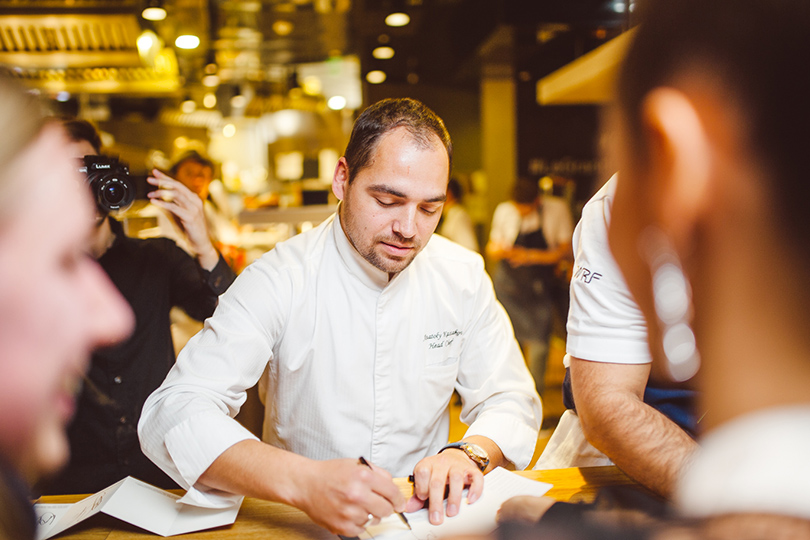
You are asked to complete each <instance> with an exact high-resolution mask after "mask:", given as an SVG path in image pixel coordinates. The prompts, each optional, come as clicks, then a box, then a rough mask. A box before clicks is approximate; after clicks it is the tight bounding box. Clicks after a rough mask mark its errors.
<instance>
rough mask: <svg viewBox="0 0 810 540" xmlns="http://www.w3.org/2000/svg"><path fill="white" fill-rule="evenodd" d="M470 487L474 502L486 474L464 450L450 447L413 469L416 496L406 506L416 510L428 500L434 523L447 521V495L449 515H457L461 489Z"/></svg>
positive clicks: (481, 489) (430, 514) (482, 486)
mask: <svg viewBox="0 0 810 540" xmlns="http://www.w3.org/2000/svg"><path fill="white" fill-rule="evenodd" d="M467 486H469V491H468V492H467V502H468V503H469V504H472V503H474V502H475V501H476V500H478V498H479V497H480V496H481V492H482V491H483V489H484V475H483V474H482V473H481V470H480V469H479V468H478V466H477V465H476V464H475V463H474V462H473V461H472V460H471V459H470V458H469V457H467V454H465V453H464V451H463V450H459V449H457V448H448V449H447V450H445V451H443V452H442V453H440V454H436V455H435V456H430V457H426V458H424V459H423V460H422V461H420V462H419V463H417V464H416V467H414V469H413V496H412V497H411V499H410V500H409V501H408V503H407V505H406V506H405V511H406V512H415V511H416V510H419V509H420V508H423V507H424V506H425V502H426V501H427V503H428V517H429V519H430V522H431V523H432V524H433V525H439V524H440V523H442V522H443V521H444V508H443V501H444V498H445V494H446V496H447V516H448V517H452V516H455V515H456V514H458V511H459V506H460V505H461V496H462V491H463V490H464V488H465V487H467Z"/></svg>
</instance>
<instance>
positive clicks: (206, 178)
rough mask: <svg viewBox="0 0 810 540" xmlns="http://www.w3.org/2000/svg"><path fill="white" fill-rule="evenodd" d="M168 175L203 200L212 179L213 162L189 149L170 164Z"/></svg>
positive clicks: (206, 195) (206, 196)
mask: <svg viewBox="0 0 810 540" xmlns="http://www.w3.org/2000/svg"><path fill="white" fill-rule="evenodd" d="M169 175H170V176H171V177H172V178H174V179H175V180H177V181H178V182H180V183H181V184H183V185H184V186H186V187H187V188H188V189H190V190H191V191H193V192H194V193H196V194H197V195H198V196H199V197H200V198H201V199H203V200H205V199H207V198H208V188H209V186H210V185H211V181H212V180H213V179H214V163H213V162H212V161H211V160H210V159H208V158H206V157H204V156H202V155H200V154H199V153H198V152H197V151H195V150H191V151H189V152H186V153H185V154H183V155H182V156H180V158H179V159H178V160H177V161H176V162H175V164H174V165H172V168H171V169H170V170H169Z"/></svg>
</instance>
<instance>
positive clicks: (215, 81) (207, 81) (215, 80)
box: [202, 75, 219, 88]
mask: <svg viewBox="0 0 810 540" xmlns="http://www.w3.org/2000/svg"><path fill="white" fill-rule="evenodd" d="M202 83H203V86H206V87H208V88H215V87H217V86H219V77H217V76H216V75H206V76H205V77H203V78H202Z"/></svg>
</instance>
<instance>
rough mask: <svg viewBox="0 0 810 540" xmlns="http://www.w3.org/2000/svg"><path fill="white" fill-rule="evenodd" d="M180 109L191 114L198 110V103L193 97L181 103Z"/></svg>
mask: <svg viewBox="0 0 810 540" xmlns="http://www.w3.org/2000/svg"><path fill="white" fill-rule="evenodd" d="M180 110H181V111H183V112H184V113H186V114H191V113H193V112H194V111H196V110H197V104H196V103H195V102H194V100H193V99H187V100H185V101H184V102H183V103H181V104H180Z"/></svg>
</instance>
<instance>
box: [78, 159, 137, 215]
mask: <svg viewBox="0 0 810 540" xmlns="http://www.w3.org/2000/svg"><path fill="white" fill-rule="evenodd" d="M79 172H83V173H85V175H86V176H87V183H88V185H89V186H90V190H91V191H92V192H93V197H94V198H95V200H96V204H97V205H98V208H99V210H101V211H102V212H110V211H112V210H120V209H122V208H126V207H127V206H129V205H130V204H132V201H133V200H135V195H136V189H137V186H136V182H135V178H134V177H132V176H130V174H129V168H128V167H127V165H126V164H125V163H121V162H120V161H118V158H114V157H110V156H84V165H83V166H81V167H79Z"/></svg>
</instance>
